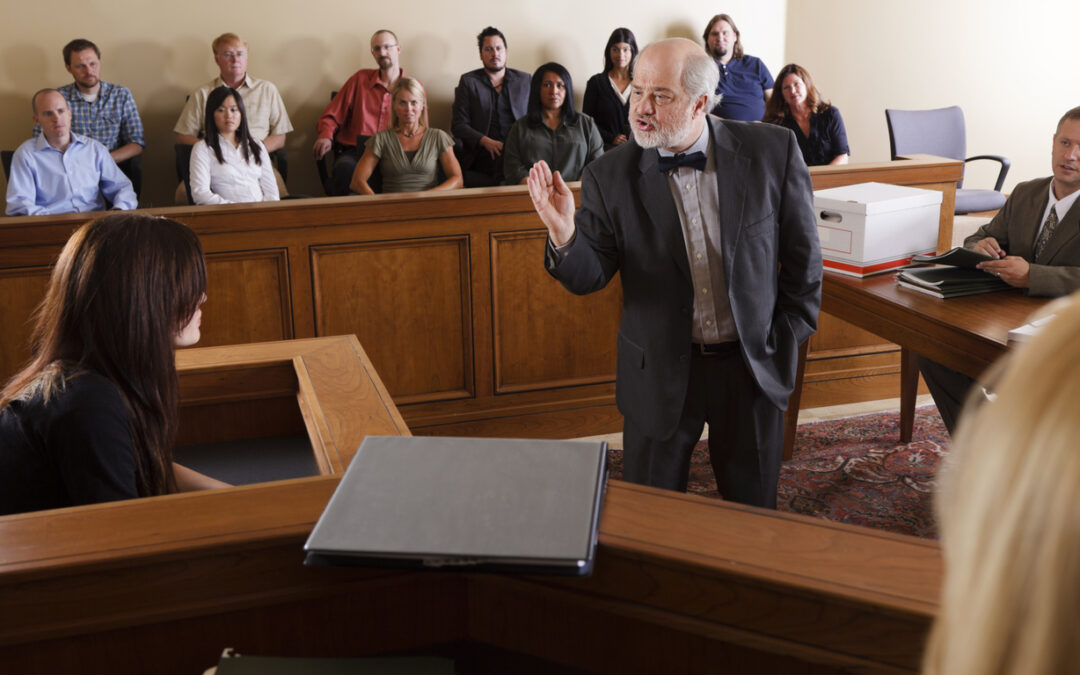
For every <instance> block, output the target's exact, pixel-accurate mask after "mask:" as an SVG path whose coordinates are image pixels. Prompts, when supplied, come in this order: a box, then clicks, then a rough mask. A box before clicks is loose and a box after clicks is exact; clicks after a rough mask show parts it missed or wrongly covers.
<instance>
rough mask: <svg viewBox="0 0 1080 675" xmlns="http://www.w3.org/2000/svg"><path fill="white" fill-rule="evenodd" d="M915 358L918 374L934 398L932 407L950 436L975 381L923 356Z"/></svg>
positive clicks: (954, 429)
mask: <svg viewBox="0 0 1080 675" xmlns="http://www.w3.org/2000/svg"><path fill="white" fill-rule="evenodd" d="M917 356H918V359H917V361H918V364H919V372H920V373H922V377H923V381H924V382H926V388H927V389H929V390H930V395H931V396H933V397H934V405H936V406H937V409H938V414H940V415H941V421H942V422H944V423H945V428H946V429H947V430H948V431H949V435H950V436H952V435H953V432H954V431H956V425H957V424H958V423H959V419H960V412H961V411H962V410H963V409H964V403H965V402H966V401H967V398H968V394H969V393H970V392H971V387H972V386H973V385H974V384H975V380H973V379H971V378H970V377H968V376H967V375H964V374H963V373H958V372H956V371H955V370H953V369H952V368H948V367H946V366H943V365H941V364H940V363H938V362H937V361H931V360H930V359H928V358H926V357H925V356H921V355H917Z"/></svg>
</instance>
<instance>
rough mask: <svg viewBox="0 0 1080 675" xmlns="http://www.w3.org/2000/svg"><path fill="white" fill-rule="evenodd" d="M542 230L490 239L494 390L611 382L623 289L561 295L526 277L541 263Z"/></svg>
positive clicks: (543, 279) (546, 279)
mask: <svg viewBox="0 0 1080 675" xmlns="http://www.w3.org/2000/svg"><path fill="white" fill-rule="evenodd" d="M546 241H547V236H546V234H545V233H544V232H537V231H535V230H530V231H528V232H514V233H496V234H493V235H491V268H492V269H491V279H492V283H491V286H492V288H491V295H492V302H491V307H492V324H493V327H494V333H493V336H494V339H493V342H494V346H495V357H494V362H495V391H496V392H499V393H506V392H514V391H528V390H535V389H544V388H551V387H566V386H573V385H579V384H592V383H596V382H613V381H614V380H615V377H614V375H615V341H614V340H612V339H610V338H611V336H612V335H615V334H616V333H617V332H618V330H619V316H620V313H621V307H622V287H621V285H620V284H619V282H618V279H617V278H616V279H614V280H612V282H611V283H610V284H608V287H607V288H605V289H604V290H603V291H600V292H599V293H594V294H592V295H588V296H571V297H569V298H568V297H566V296H567V292H566V290H565V289H564V288H563V287H562V286H561V285H560V284H559V282H557V281H555V279H553V278H552V277H551V276H550V275H547V274H531V275H525V274H522V273H521V270H522V269H528V268H530V267H536V266H537V262H538V261H540V260H542V259H543V257H544V245H545V243H546Z"/></svg>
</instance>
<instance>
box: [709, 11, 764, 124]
mask: <svg viewBox="0 0 1080 675" xmlns="http://www.w3.org/2000/svg"><path fill="white" fill-rule="evenodd" d="M702 38H703V39H704V40H705V50H706V51H707V52H709V56H712V57H713V60H714V61H716V67H717V68H719V69H720V84H718V85H717V86H716V93H717V94H719V95H720V96H721V98H720V103H719V104H718V105H717V106H716V107H715V108H713V111H712V112H713V114H714V115H718V116H720V117H723V118H724V119H729V120H741V121H744V122H758V121H760V120H761V119H762V118H763V117H765V102H766V101H768V100H769V97H770V96H771V95H772V88H773V78H772V75H771V74H770V73H769V69H768V68H767V67H766V66H765V64H764V63H763V62H762V60H761V59H759V58H758V57H756V56H750V55H749V54H747V53H745V52H744V51H743V44H742V34H741V33H740V32H739V29H738V28H737V27H736V26H735V20H734V19H732V18H731V17H730V16H728V15H727V14H717V15H716V16H714V17H713V18H711V19H709V23H708V24H707V25H706V26H705V32H704V33H703V34H702Z"/></svg>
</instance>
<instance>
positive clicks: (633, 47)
mask: <svg viewBox="0 0 1080 675" xmlns="http://www.w3.org/2000/svg"><path fill="white" fill-rule="evenodd" d="M620 42H625V43H626V44H628V45H630V77H633V76H634V60H635V59H636V58H637V53H638V48H637V40H636V39H635V38H634V32H633V31H632V30H630V29H629V28H616V29H615V30H613V31H611V37H609V38H608V39H607V44H606V45H604V73H610V72H611V71H612V69H613V68H615V63H614V62H613V61H612V60H611V48H612V47H614V46H615V45H617V44H619V43H620Z"/></svg>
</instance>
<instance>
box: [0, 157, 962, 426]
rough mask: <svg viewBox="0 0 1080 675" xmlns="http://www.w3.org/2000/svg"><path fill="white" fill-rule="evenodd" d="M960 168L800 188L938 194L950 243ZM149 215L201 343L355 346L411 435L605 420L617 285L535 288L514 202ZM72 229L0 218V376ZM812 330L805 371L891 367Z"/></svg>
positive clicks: (881, 377)
mask: <svg viewBox="0 0 1080 675" xmlns="http://www.w3.org/2000/svg"><path fill="white" fill-rule="evenodd" d="M960 167H961V164H960V163H959V162H955V161H952V160H940V159H937V158H931V157H918V158H915V159H912V160H910V161H898V162H881V163H875V164H850V165H846V166H841V167H813V168H812V169H811V178H812V179H813V183H814V187H815V188H824V187H835V186H838V185H848V184H851V183H859V182H866V181H879V182H890V183H896V184H899V185H910V186H915V187H926V188H931V189H940V190H942V191H943V192H944V193H945V202H944V203H943V205H942V210H941V214H940V221H941V228H942V230H941V231H942V232H946V231H948V232H951V227H952V210H951V209H952V207H951V206H950V204H952V201H951V200H952V196H951V194H950V191H951V190H953V189H954V185H955V181H956V180H957V179H959V177H960ZM572 189H573V190H575V192H576V191H577V189H578V187H577V185H576V184H573V185H572ZM151 212H152V213H154V214H160V215H164V216H169V217H172V218H176V219H179V220H181V221H183V222H186V223H188V224H189V225H191V227H192V228H193V229H194V230H195V231H196V232H197V233H198V234H199V237H200V239H201V240H202V242H203V248H204V250H205V251H206V252H207V257H208V261H209V273H210V280H209V281H210V288H209V289H208V295H209V301H208V303H207V305H206V308H205V312H204V315H203V344H204V345H214V344H221V343H236V342H254V341H261V340H273V339H278V338H284V337H301V338H303V337H314V336H316V335H333V334H355V335H358V336H360V339H361V341H362V342H363V344H364V345H365V347H366V348H367V349H368V350H369V351H370V353H371V357H372V359H374V361H375V363H376V364H377V366H378V368H379V371H380V373H382V375H383V377H384V378H385V380H386V383H387V386H388V387H389V389H390V391H391V392H392V394H393V395H394V397H395V401H396V402H397V404H398V405H399V406H400V407H401V412H402V414H403V415H404V416H405V418H406V419H408V420H409V423H410V424H414V425H416V427H417V428H422V429H424V432H425V433H433V434H437V433H445V432H448V431H449V430H466V429H467V430H469V431H470V433H474V434H476V435H496V434H498V435H518V434H515V433H513V432H514V430H515V427H514V418H518V419H519V420H520V422H521V426H520V431H521V433H528V434H530V435H537V436H548V437H557V436H561V435H565V434H567V433H568V430H571V429H572V428H573V425H574V424H575V423H577V422H578V421H581V420H589V424H590V426H589V429H590V431H592V430H594V428H595V424H596V423H598V422H599V421H600V420H602V419H607V418H610V415H604V416H595V415H590V414H588V413H587V412H586V413H585V414H584V415H583V414H581V411H588V410H591V409H596V408H597V407H598V406H599V407H602V406H609V407H610V406H611V405H613V404H614V386H613V385H612V382H613V380H614V374H615V358H614V350H615V334H616V332H617V323H618V317H619V312H620V310H621V290H620V287H619V284H618V282H617V280H616V281H615V282H613V283H612V284H611V285H610V288H608V289H606V290H604V291H603V292H601V293H598V294H594V295H592V296H590V297H585V298H581V297H578V296H575V295H572V294H570V293H568V292H566V291H565V290H564V289H562V288H561V287H560V286H559V285H558V284H557V283H555V282H554V281H553V280H552V279H551V278H550V276H549V275H548V274H547V272H546V271H545V270H544V268H543V262H542V261H543V250H542V243H543V229H542V228H541V226H540V222H539V220H538V219H537V217H536V214H535V213H534V211H533V207H532V202H531V200H530V199H529V196H528V191H527V190H526V189H525V188H524V187H520V186H508V187H499V188H484V189H470V190H453V191H448V192H447V191H437V192H426V193H412V194H407V195H375V196H371V197H337V198H320V199H305V200H302V201H284V202H267V203H260V204H224V205H220V206H204V207H194V206H191V207H173V208H163V209H152V210H151ZM86 219H87V216H86V214H70V215H61V216H43V217H34V218H5V219H2V220H0V302H3V303H7V306H10V308H11V309H10V311H5V313H4V322H3V325H2V326H0V378H6V377H8V376H10V375H11V373H12V372H13V371H14V368H15V367H16V365H17V364H18V363H20V362H21V361H22V360H23V359H24V357H25V354H26V348H25V335H26V328H25V324H24V323H23V322H25V320H26V319H27V318H28V317H29V315H30V312H31V310H32V308H33V306H34V305H35V304H36V303H37V302H38V300H39V298H40V294H41V288H42V285H43V282H44V274H45V271H46V270H47V269H48V266H49V265H51V264H52V261H53V260H54V259H55V257H56V255H57V254H58V253H59V251H60V249H61V247H62V246H63V243H64V241H65V240H66V238H67V237H68V235H69V234H70V232H71V230H72V228H73V227H75V226H76V225H78V224H81V223H83V222H85V221H86ZM28 273H29V274H30V275H31V276H30V277H26V275H27V274H28ZM34 274H36V275H37V276H36V277H34V276H32V275H34ZM5 275H10V276H5ZM820 323H821V330H820V332H819V333H818V334H817V335H815V336H814V338H813V339H812V341H811V344H810V354H809V361H808V363H809V364H811V365H810V366H808V372H815V373H821V372H822V369H826V370H827V369H828V368H829V367H830V363H831V362H832V361H833V360H834V359H836V358H837V357H851V358H853V359H856V360H872V359H874V358H876V357H875V356H874V355H876V354H889V358H891V359H893V360H894V365H895V367H896V368H897V369H898V368H899V358H898V356H897V355H896V351H895V350H896V348H895V346H894V345H890V344H888V343H885V342H883V341H882V340H881V339H879V338H875V337H872V336H870V335H869V334H867V333H865V332H862V331H860V330H859V329H856V328H854V327H852V326H850V325H847V324H844V323H843V322H841V321H837V320H835V319H834V317H828V316H823V317H822V318H821V322H820ZM815 364H816V365H815ZM859 368H860V367H859V366H857V365H856V366H854V370H856V371H857V370H859ZM847 369H848V366H845V367H844V369H840V370H836V371H835V372H833V373H832V375H833V376H834V377H830V376H829V375H828V374H825V375H823V378H822V379H818V380H814V381H811V382H809V383H808V387H807V389H806V391H805V392H804V397H805V399H806V401H813V400H815V396H816V393H815V387H818V386H822V385H819V383H820V382H828V383H829V384H828V387H829V391H828V393H829V398H830V400H832V399H833V398H835V396H836V394H837V392H843V391H844V389H843V388H842V387H838V386H837V385H836V381H837V378H842V377H846V376H847V375H845V370H847ZM859 377H861V376H859ZM873 377H874V378H875V380H876V381H877V382H878V384H875V385H874V386H873V387H865V386H861V385H860V386H852V387H849V388H848V389H847V391H848V392H850V396H851V400H863V399H865V398H866V397H871V398H875V397H879V396H880V395H881V393H886V394H887V393H888V392H889V390H890V387H891V385H888V384H887V383H886V386H885V387H884V388H883V387H882V386H880V383H881V382H885V381H886V380H888V379H889V378H893V377H895V374H892V373H887V372H879V373H877V374H875V375H874V376H873ZM862 384H865V381H862ZM896 386H898V381H897V384H896ZM598 397H599V398H598ZM620 426H621V425H620V424H617V423H612V424H611V425H610V428H608V429H605V430H606V431H617V430H618V429H619V428H620ZM569 433H571V434H572V435H573V432H572V431H570V432H569Z"/></svg>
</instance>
